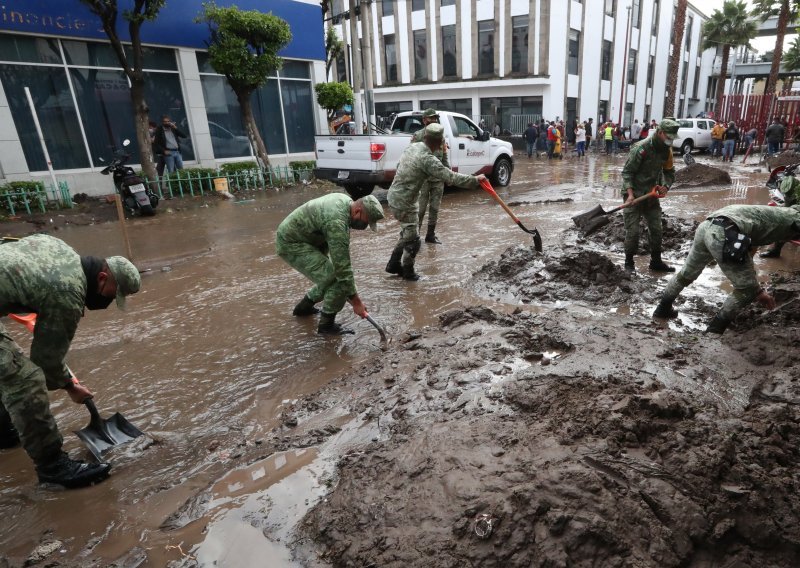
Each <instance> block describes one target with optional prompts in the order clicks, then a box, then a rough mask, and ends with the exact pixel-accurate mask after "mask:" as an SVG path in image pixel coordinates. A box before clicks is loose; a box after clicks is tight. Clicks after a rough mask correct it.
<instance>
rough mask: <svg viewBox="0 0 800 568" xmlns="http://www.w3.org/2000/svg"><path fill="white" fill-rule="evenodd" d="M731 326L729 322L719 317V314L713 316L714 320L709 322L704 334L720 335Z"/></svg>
mask: <svg viewBox="0 0 800 568" xmlns="http://www.w3.org/2000/svg"><path fill="white" fill-rule="evenodd" d="M730 324H731V320H729V319H725V318H723V317H721V316H720V315H719V314H717V315H715V316H714V319H713V320H711V323H709V324H708V327H707V328H706V333H719V334H720V335H722V334H723V333H725V330H726V329H728V326H729V325H730Z"/></svg>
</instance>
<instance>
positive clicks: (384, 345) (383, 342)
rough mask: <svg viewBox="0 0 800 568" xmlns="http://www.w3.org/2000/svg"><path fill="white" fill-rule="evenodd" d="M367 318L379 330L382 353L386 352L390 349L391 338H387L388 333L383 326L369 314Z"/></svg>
mask: <svg viewBox="0 0 800 568" xmlns="http://www.w3.org/2000/svg"><path fill="white" fill-rule="evenodd" d="M365 318H366V320H367V321H368V322H369V323H371V324H372V325H373V326H374V327H375V329H377V330H378V333H379V334H380V336H381V351H386V350H387V349H388V348H389V338H388V337H387V336H386V331H385V330H384V329H383V327H382V326H381V324H379V323H378V322H376V321H375V319H374V318H373V317H372V316H371V315H369V314H367V315H366V316H365Z"/></svg>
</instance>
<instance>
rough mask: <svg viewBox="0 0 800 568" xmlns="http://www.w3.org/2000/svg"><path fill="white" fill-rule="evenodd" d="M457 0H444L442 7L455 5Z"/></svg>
mask: <svg viewBox="0 0 800 568" xmlns="http://www.w3.org/2000/svg"><path fill="white" fill-rule="evenodd" d="M455 5H456V0H442V8H444V7H445V6H455Z"/></svg>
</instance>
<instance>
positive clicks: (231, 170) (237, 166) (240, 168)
mask: <svg viewBox="0 0 800 568" xmlns="http://www.w3.org/2000/svg"><path fill="white" fill-rule="evenodd" d="M257 169H258V164H257V163H255V162H253V161H249V162H228V163H227V164H222V166H220V168H219V171H220V172H222V173H223V174H236V173H239V172H246V171H250V170H257Z"/></svg>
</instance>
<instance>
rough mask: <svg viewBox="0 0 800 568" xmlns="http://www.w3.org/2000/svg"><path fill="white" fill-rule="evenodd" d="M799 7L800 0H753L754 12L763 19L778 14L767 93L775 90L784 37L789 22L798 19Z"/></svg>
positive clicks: (765, 90)
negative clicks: (776, 33)
mask: <svg viewBox="0 0 800 568" xmlns="http://www.w3.org/2000/svg"><path fill="white" fill-rule="evenodd" d="M798 8H800V0H753V14H757V15H760V16H761V20H762V21H765V20H766V19H767V18H769V17H771V16H776V15H777V16H778V27H777V32H778V35H777V36H776V38H775V51H774V53H773V57H772V67H770V69H769V78H768V79H767V84H766V85H765V86H764V94H765V95H771V94H773V93H774V92H775V86H776V85H777V84H778V71H779V70H780V65H781V56H782V55H783V38H784V37H785V36H786V28H788V27H789V22H790V21H792V22H794V21H795V20H796V19H797V13H798Z"/></svg>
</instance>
